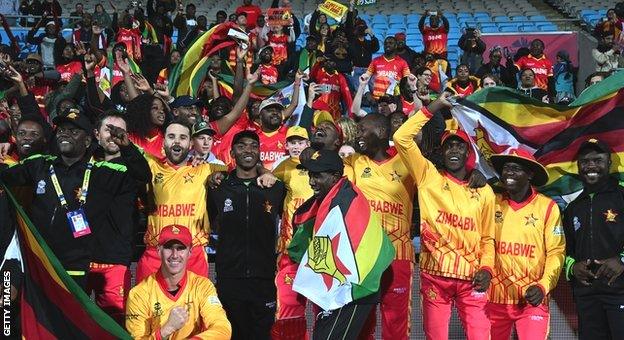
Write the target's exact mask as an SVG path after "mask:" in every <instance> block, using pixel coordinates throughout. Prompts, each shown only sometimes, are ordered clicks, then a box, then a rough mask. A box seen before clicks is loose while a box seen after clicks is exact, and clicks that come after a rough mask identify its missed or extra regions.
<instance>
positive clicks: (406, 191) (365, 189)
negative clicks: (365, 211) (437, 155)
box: [344, 153, 416, 261]
mask: <svg viewBox="0 0 624 340" xmlns="http://www.w3.org/2000/svg"><path fill="white" fill-rule="evenodd" d="M344 163H345V175H346V176H347V177H348V178H349V180H351V182H353V183H355V185H357V187H358V188H360V190H362V193H364V196H366V198H367V199H368V201H369V203H370V207H371V210H373V211H375V212H377V213H379V215H380V217H381V224H382V225H383V227H384V229H385V230H386V232H387V233H388V236H389V237H390V240H391V241H392V244H393V245H394V249H395V250H396V255H395V259H397V260H410V261H414V246H413V245H412V240H411V239H410V229H411V226H412V211H413V208H414V205H413V200H414V191H415V190H416V188H415V187H416V185H415V184H414V180H413V179H412V176H411V175H410V173H409V171H408V170H407V167H406V166H405V165H404V164H403V160H401V157H400V156H399V155H395V156H394V157H392V158H390V159H387V160H386V161H384V162H376V161H374V160H372V159H370V158H369V157H367V156H364V155H360V154H357V153H356V154H353V155H351V156H349V157H347V158H345V159H344Z"/></svg>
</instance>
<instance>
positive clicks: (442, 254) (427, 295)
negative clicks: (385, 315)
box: [393, 93, 495, 339]
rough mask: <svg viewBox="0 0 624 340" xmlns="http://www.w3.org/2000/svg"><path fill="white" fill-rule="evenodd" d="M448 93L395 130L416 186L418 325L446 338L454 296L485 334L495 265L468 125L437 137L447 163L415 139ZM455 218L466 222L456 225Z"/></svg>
mask: <svg viewBox="0 0 624 340" xmlns="http://www.w3.org/2000/svg"><path fill="white" fill-rule="evenodd" d="M447 96H449V94H448V93H445V94H443V95H442V96H441V97H440V98H439V99H438V100H436V101H435V102H433V103H431V104H430V105H429V106H428V107H426V108H423V109H421V110H420V111H418V112H417V113H416V114H415V115H413V116H412V117H410V118H409V119H408V120H407V122H405V124H403V126H402V127H401V128H399V130H397V131H396V132H395V133H394V137H393V139H394V145H395V147H396V149H397V151H398V152H399V154H400V155H401V158H402V159H403V161H404V162H405V164H406V166H407V168H408V170H409V172H410V174H411V176H412V178H414V181H415V182H416V185H417V188H418V202H419V209H420V221H421V223H420V232H421V244H422V248H421V254H420V277H421V281H420V282H421V287H420V290H421V293H422V294H421V295H422V312H423V325H424V329H425V335H426V336H427V337H428V338H430V339H447V338H448V331H449V330H448V326H449V319H450V315H451V306H452V304H453V301H454V302H455V303H454V304H455V306H456V308H457V309H458V312H459V315H460V320H461V322H462V325H463V326H464V330H465V332H466V335H467V338H469V339H488V338H489V334H490V323H489V321H488V318H487V316H486V314H485V306H486V303H487V293H486V291H487V289H488V287H489V285H490V280H491V278H492V268H493V267H494V231H495V229H494V228H495V225H494V209H495V196H494V193H493V192H492V189H491V188H490V187H489V186H485V187H483V188H476V189H474V188H470V187H469V186H468V182H467V180H468V177H469V175H470V173H469V170H468V169H467V168H466V161H467V160H468V159H469V158H471V157H474V155H471V153H472V151H471V150H472V148H471V147H470V140H469V138H468V135H467V134H466V133H465V132H463V131H460V130H451V131H446V132H445V133H444V135H443V136H442V143H441V144H442V155H443V159H444V167H443V169H444V170H437V169H436V167H435V165H434V164H433V163H432V162H431V161H429V160H427V158H425V156H423V154H422V152H421V150H420V149H419V147H418V145H417V144H416V142H415V139H416V135H417V134H418V132H420V131H421V129H422V127H423V126H424V125H425V123H427V122H428V121H429V120H430V119H431V117H432V116H433V115H434V114H436V112H437V111H439V110H441V109H443V108H449V109H450V108H451V106H452V105H451V104H450V103H449V102H448V101H447V100H446V97H447ZM438 114H439V113H438ZM449 197H452V198H451V199H449ZM446 216H448V217H446ZM454 216H456V217H454ZM460 220H461V221H464V224H463V226H462V227H461V228H458V224H457V221H460Z"/></svg>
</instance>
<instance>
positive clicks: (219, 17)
mask: <svg viewBox="0 0 624 340" xmlns="http://www.w3.org/2000/svg"><path fill="white" fill-rule="evenodd" d="M226 20H227V13H225V11H223V10H220V11H217V14H216V15H215V22H213V23H212V24H210V27H208V29H211V28H213V27H214V26H216V25H218V24H222V23H224V22H225V21H226Z"/></svg>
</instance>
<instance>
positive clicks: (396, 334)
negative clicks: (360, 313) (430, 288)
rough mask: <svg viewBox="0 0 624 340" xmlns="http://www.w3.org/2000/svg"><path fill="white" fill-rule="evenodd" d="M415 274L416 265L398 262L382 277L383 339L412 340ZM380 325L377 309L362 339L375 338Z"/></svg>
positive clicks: (364, 330)
mask: <svg viewBox="0 0 624 340" xmlns="http://www.w3.org/2000/svg"><path fill="white" fill-rule="evenodd" d="M413 273H414V263H413V262H412V261H410V260H394V261H392V263H391V264H390V267H388V269H386V271H385V272H384V273H383V276H382V277H381V287H380V290H381V304H380V310H381V335H382V339H392V340H394V339H397V340H401V339H409V334H410V321H411V320H410V319H411V314H412V308H411V306H412V275H413ZM376 321H377V315H376V308H374V309H373V310H372V312H371V313H370V316H369V317H368V320H366V324H365V325H364V328H363V329H362V333H361V334H360V337H359V338H360V339H374V338H375V326H376Z"/></svg>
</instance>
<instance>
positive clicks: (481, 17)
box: [474, 15, 492, 22]
mask: <svg viewBox="0 0 624 340" xmlns="http://www.w3.org/2000/svg"><path fill="white" fill-rule="evenodd" d="M474 19H475V21H478V22H491V21H492V18H490V16H489V15H479V16H477V15H475V17H474Z"/></svg>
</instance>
